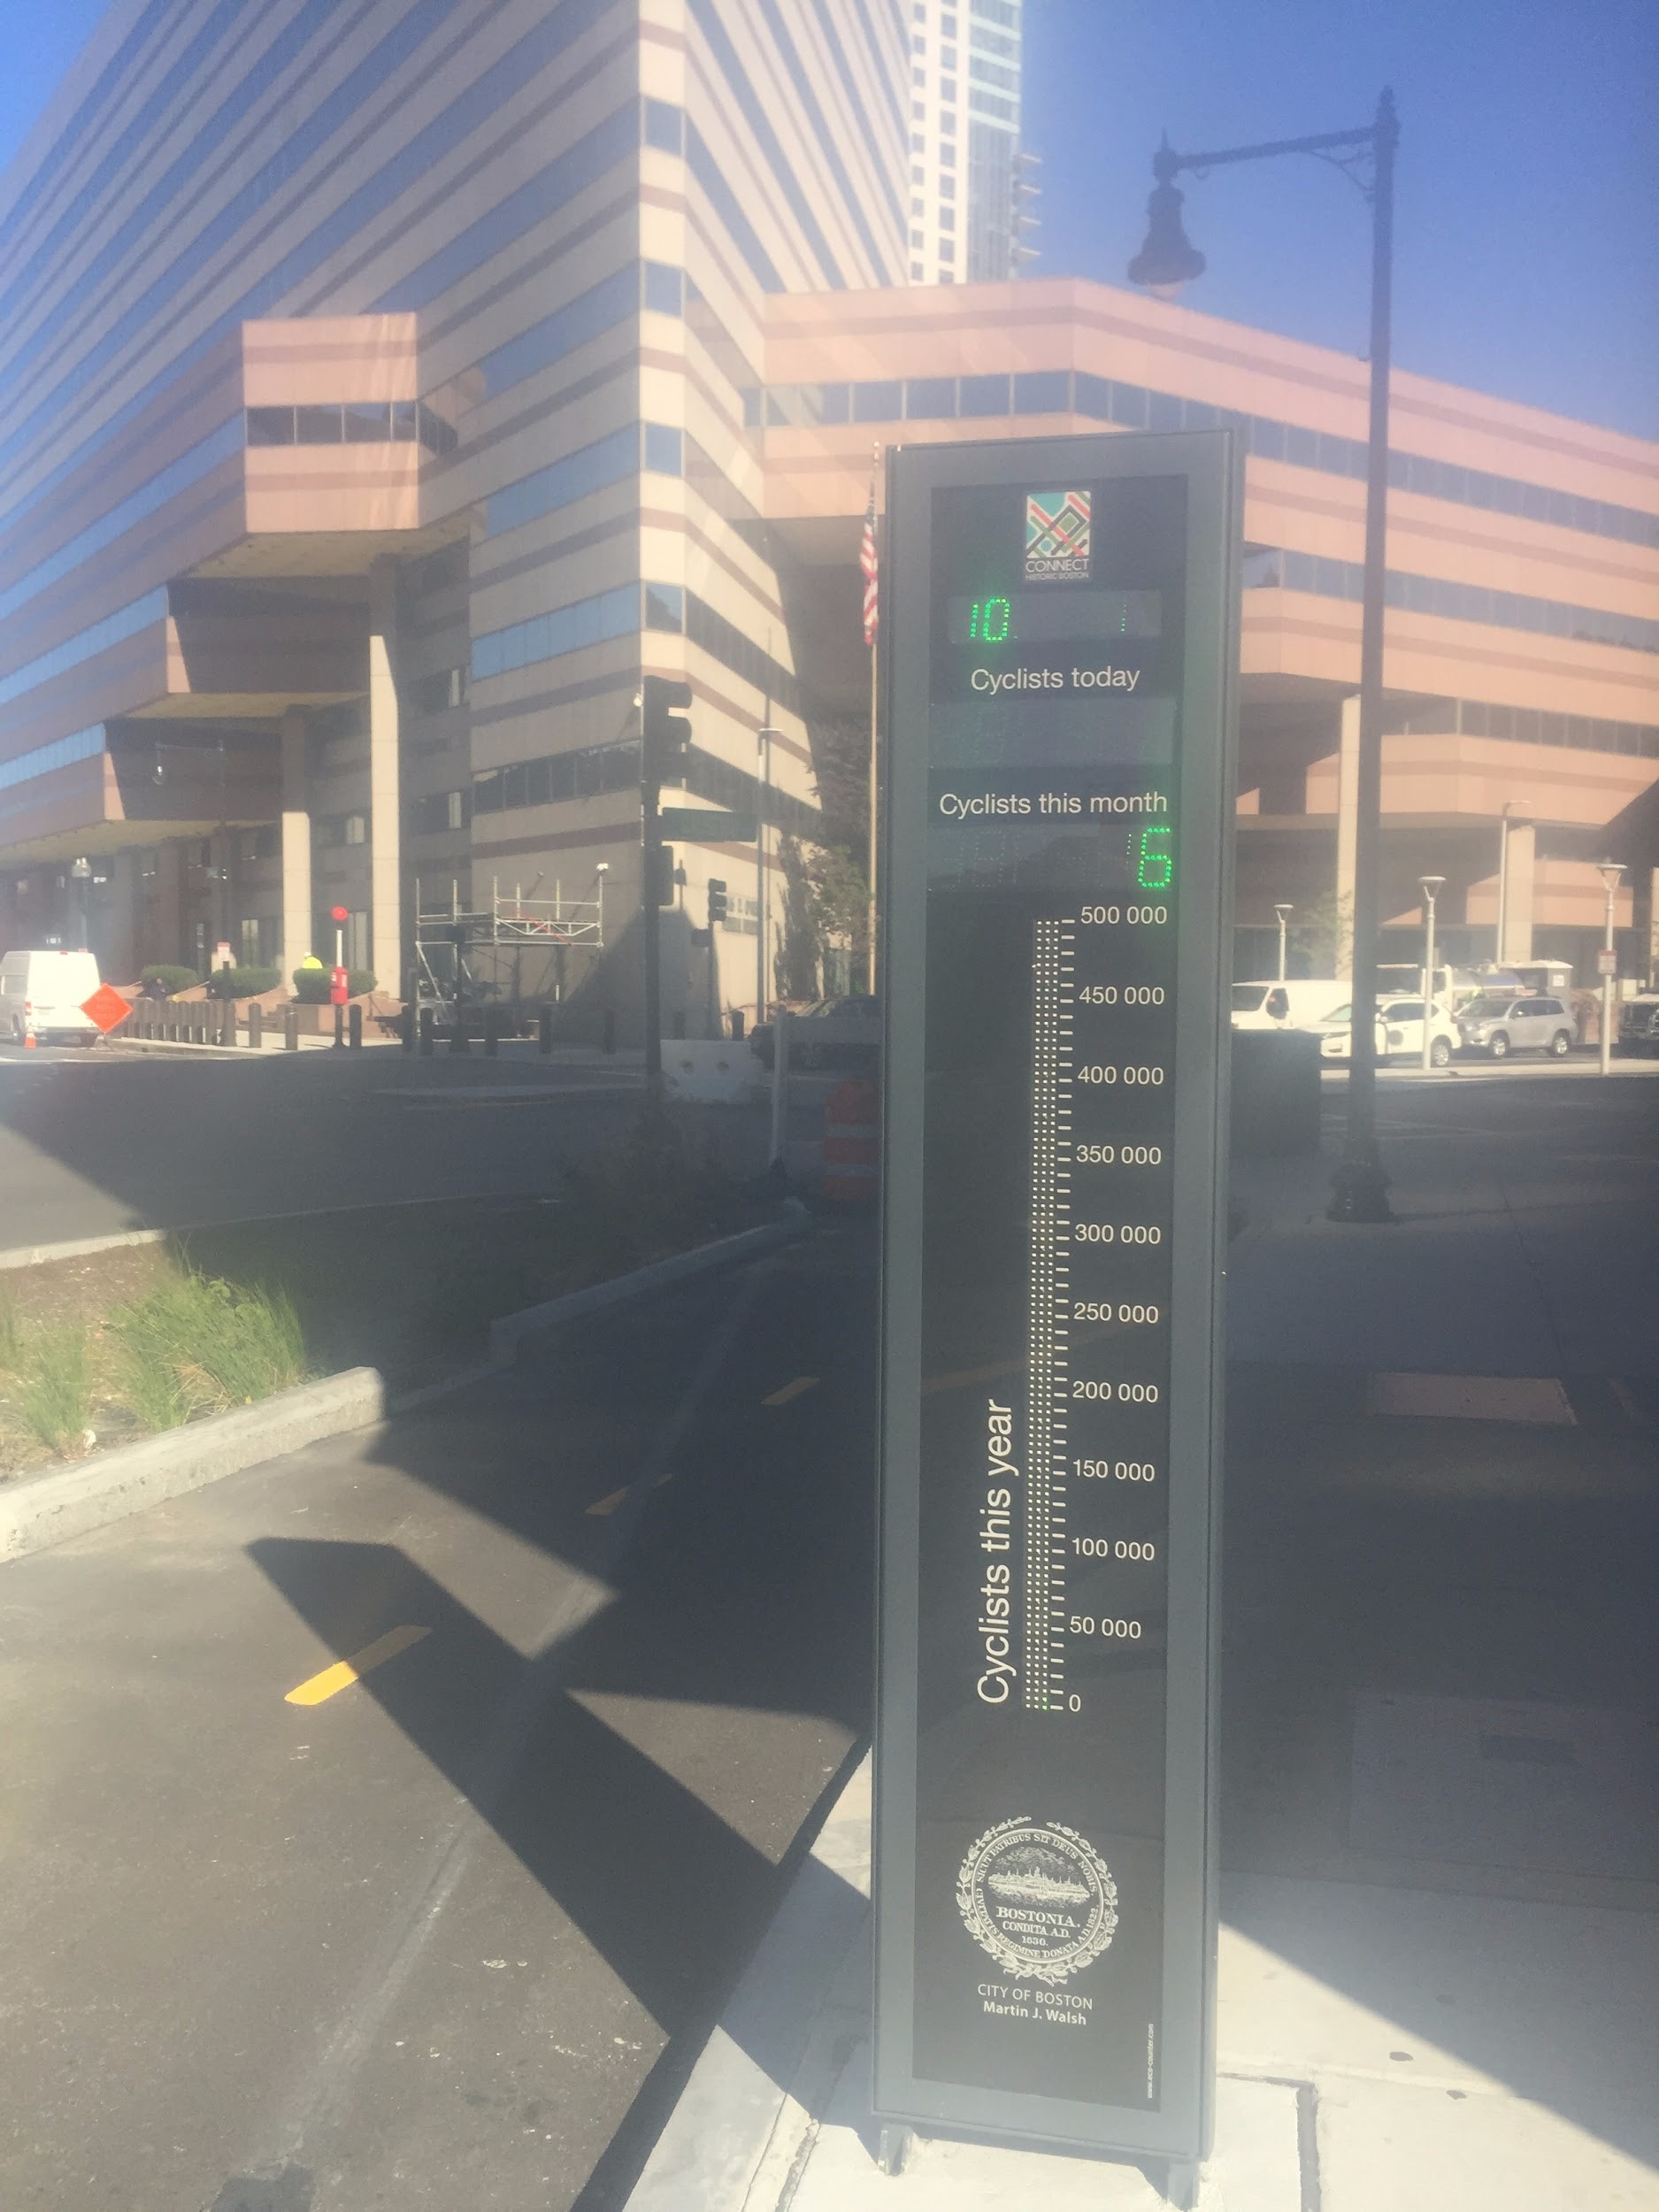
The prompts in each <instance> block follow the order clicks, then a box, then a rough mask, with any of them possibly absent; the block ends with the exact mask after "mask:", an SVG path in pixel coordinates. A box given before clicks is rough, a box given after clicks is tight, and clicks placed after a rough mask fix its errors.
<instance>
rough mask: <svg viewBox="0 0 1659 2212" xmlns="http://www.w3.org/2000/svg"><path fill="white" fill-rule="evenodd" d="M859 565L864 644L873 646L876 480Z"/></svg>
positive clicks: (866, 512) (875, 622)
mask: <svg viewBox="0 0 1659 2212" xmlns="http://www.w3.org/2000/svg"><path fill="white" fill-rule="evenodd" d="M858 565H859V567H860V568H861V569H863V571H864V643H865V644H866V645H871V646H873V645H874V643H875V641H876V631H877V629H878V628H879V618H878V611H877V602H878V599H879V594H878V592H877V589H876V575H877V570H878V566H879V564H878V562H877V559H876V480H875V478H874V477H873V476H872V478H871V480H870V504H869V505H868V506H867V507H866V508H865V509H864V536H863V537H862V538H861V539H860V540H859V541H858Z"/></svg>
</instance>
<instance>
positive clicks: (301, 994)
mask: <svg viewBox="0 0 1659 2212" xmlns="http://www.w3.org/2000/svg"><path fill="white" fill-rule="evenodd" d="M328 978H329V971H328V970H327V969H326V968H296V969H295V971H294V995H295V997H296V999H298V1001H299V1002H300V1004H301V1005H302V1006H326V1005H327V1003H328ZM346 988H347V990H348V991H349V992H350V994H351V995H352V997H353V998H363V997H365V996H366V995H367V994H368V993H369V992H370V991H372V990H373V988H374V972H373V969H372V968H349V969H348V970H347V972H346Z"/></svg>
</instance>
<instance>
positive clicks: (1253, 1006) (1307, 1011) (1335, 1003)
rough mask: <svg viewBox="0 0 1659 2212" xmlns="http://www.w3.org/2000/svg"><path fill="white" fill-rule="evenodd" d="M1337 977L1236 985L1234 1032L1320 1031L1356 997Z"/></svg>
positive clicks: (1304, 977) (1234, 989) (1298, 977)
mask: <svg viewBox="0 0 1659 2212" xmlns="http://www.w3.org/2000/svg"><path fill="white" fill-rule="evenodd" d="M1353 988H1354V987H1353V985H1352V984H1351V983H1343V982H1340V981H1339V980H1338V979H1336V978H1335V977H1334V976H1318V977H1309V976H1293V977H1291V978H1290V979H1289V980H1288V981H1287V982H1284V983H1279V982H1278V981H1273V982H1268V983H1235V984H1234V985H1233V1027H1234V1028H1235V1029H1317V1028H1318V1027H1319V1026H1320V1025H1322V1024H1323V1023H1324V1022H1325V1021H1326V1020H1327V1019H1328V1018H1329V1017H1330V1015H1331V1014H1332V1012H1333V1010H1335V1009H1336V1008H1337V1007H1339V1006H1346V1005H1347V1003H1348V1000H1349V998H1350V997H1351V996H1352V995H1353Z"/></svg>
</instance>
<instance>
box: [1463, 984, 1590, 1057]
mask: <svg viewBox="0 0 1659 2212" xmlns="http://www.w3.org/2000/svg"><path fill="white" fill-rule="evenodd" d="M1457 1026H1458V1027H1459V1029H1460V1030H1462V1032H1463V1042H1464V1044H1465V1045H1466V1046H1467V1047H1468V1048H1469V1049H1470V1050H1471V1051H1472V1052H1484V1053H1485V1054H1486V1057H1487V1058H1488V1059H1489V1060H1507V1059H1508V1058H1509V1055H1510V1053H1512V1052H1548V1053H1550V1054H1551V1055H1553V1056H1554V1057H1555V1059H1557V1060H1564V1059H1565V1058H1566V1056H1567V1055H1568V1054H1569V1053H1570V1052H1571V1050H1572V1043H1573V1030H1572V1016H1571V1014H1570V1013H1569V1012H1568V1011H1567V1010H1566V1008H1565V1007H1564V1006H1563V1004H1562V1002H1561V1001H1560V1000H1559V999H1558V998H1541V997H1534V998H1514V997H1511V996H1510V995H1509V994H1508V993H1507V992H1483V993H1482V994H1481V995H1480V996H1479V998H1477V999H1471V1001H1470V1002H1469V1003H1468V1005H1467V1006H1465V1007H1463V1008H1461V1009H1460V1010H1459V1012H1458V1016H1457Z"/></svg>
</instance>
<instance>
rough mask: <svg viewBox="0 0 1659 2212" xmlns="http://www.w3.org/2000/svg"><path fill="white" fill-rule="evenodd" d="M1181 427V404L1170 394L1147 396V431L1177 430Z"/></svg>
mask: <svg viewBox="0 0 1659 2212" xmlns="http://www.w3.org/2000/svg"><path fill="white" fill-rule="evenodd" d="M1180 426H1181V403H1180V401H1179V399H1177V398H1176V397H1175V396H1174V395H1173V394H1172V393H1170V392H1148V394H1147V427H1148V429H1149V430H1179V428H1180Z"/></svg>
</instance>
